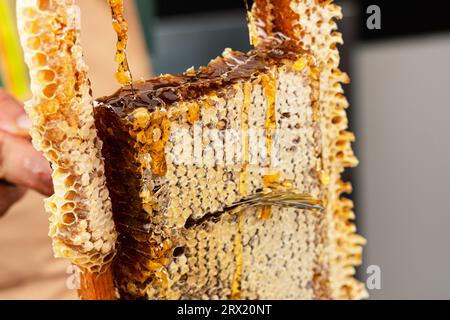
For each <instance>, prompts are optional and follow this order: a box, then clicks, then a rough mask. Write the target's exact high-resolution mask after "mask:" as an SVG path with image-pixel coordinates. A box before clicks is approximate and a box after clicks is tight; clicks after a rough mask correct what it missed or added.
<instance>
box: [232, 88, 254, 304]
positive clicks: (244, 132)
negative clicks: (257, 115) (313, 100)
mask: <svg viewBox="0 0 450 320" xmlns="http://www.w3.org/2000/svg"><path fill="white" fill-rule="evenodd" d="M243 91H244V101H243V104H242V108H241V139H242V165H241V170H240V173H239V195H240V196H241V197H245V196H246V195H247V178H248V172H247V170H248V163H249V136H248V129H249V119H248V114H249V108H250V103H251V94H252V83H251V82H245V83H244V88H243ZM244 214H245V210H243V211H242V212H240V213H239V214H238V216H237V228H236V234H235V239H234V257H235V264H236V266H235V270H234V274H233V280H232V285H231V299H233V300H238V299H240V297H241V294H240V293H241V287H242V285H241V283H242V272H243V254H244V253H243V251H244V248H243V244H242V233H243V228H244V217H243V215H244Z"/></svg>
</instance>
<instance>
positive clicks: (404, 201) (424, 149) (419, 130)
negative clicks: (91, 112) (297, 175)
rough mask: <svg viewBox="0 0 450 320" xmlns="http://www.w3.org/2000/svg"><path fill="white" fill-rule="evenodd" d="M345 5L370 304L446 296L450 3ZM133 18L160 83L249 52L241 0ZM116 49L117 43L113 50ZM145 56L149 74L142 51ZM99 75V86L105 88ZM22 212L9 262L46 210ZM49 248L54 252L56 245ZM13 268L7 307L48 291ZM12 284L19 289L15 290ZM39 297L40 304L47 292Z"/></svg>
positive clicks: (163, 7) (149, 2) (136, 60)
mask: <svg viewBox="0 0 450 320" xmlns="http://www.w3.org/2000/svg"><path fill="white" fill-rule="evenodd" d="M0 1H8V0H0ZM86 1H87V0H80V1H79V2H80V3H81V4H83V2H86ZM128 1H129V2H131V0H128ZM89 2H91V0H89ZM92 2H95V1H92ZM336 2H337V3H338V4H340V5H342V6H343V11H344V16H345V18H344V19H343V20H342V21H340V27H341V30H340V31H342V32H343V34H344V40H345V45H344V46H341V48H340V50H341V54H342V69H343V70H344V71H346V72H348V73H349V74H350V76H351V78H352V84H351V85H349V86H346V92H347V96H348V98H349V100H350V103H351V108H350V110H349V117H350V126H351V130H353V131H355V132H356V136H357V142H356V143H355V145H354V147H355V151H356V154H357V156H358V158H359V159H360V165H359V167H358V168H357V169H353V170H350V171H349V172H348V173H346V177H347V179H349V180H351V181H352V182H353V185H354V193H353V195H352V197H353V199H354V201H355V207H356V213H357V217H358V218H357V219H358V221H357V223H358V228H359V232H360V233H361V234H362V235H363V236H365V237H366V238H367V240H368V244H367V246H366V247H365V250H364V265H363V266H361V267H360V268H359V274H358V277H359V278H360V280H362V281H366V279H367V277H368V276H369V275H368V274H367V272H366V270H367V268H368V266H371V265H376V266H379V267H380V269H381V289H379V290H370V291H369V293H370V295H371V298H372V299H449V298H450V145H449V140H450V126H449V125H448V119H449V118H450V19H449V18H448V14H447V12H446V11H445V9H444V8H442V7H440V6H439V5H442V3H443V2H442V1H439V2H438V1H427V2H426V3H425V2H424V1H403V2H400V1H375V0H374V1H359V0H354V1H352V0H342V1H336ZM400 3H402V5H400ZM438 4H439V5H438ZM370 5H378V6H379V7H380V9H381V29H378V30H370V29H369V28H368V27H367V25H366V22H367V19H368V18H369V16H370V14H369V13H367V8H368V7H369V6H370ZM82 9H83V8H82ZM133 10H134V13H135V15H136V16H137V17H139V20H137V19H134V21H135V22H136V25H135V26H133V25H132V26H131V29H132V32H133V30H134V32H135V33H136V34H137V36H139V37H141V38H143V39H145V42H143V43H144V44H143V46H145V48H142V47H139V46H138V45H136V44H133V43H132V42H130V46H134V47H133V49H131V50H130V51H131V52H130V62H131V64H132V69H133V70H135V71H136V70H138V71H136V72H137V73H138V74H140V75H141V76H142V77H147V76H148V74H149V73H150V71H151V70H152V72H153V73H154V74H160V73H179V72H183V71H184V70H185V69H187V68H189V67H190V66H195V67H198V66H201V65H204V64H206V63H208V61H209V60H210V59H211V58H213V57H215V56H217V55H219V54H220V53H221V52H222V51H223V49H224V48H225V47H231V48H233V49H236V50H243V51H246V50H248V49H249V48H250V46H249V40H248V29H247V25H246V16H245V7H244V2H243V0H227V1H209V2H207V3H205V2H203V1H185V0H170V1H168V0H136V1H135V6H134V9H133ZM82 12H83V15H84V16H83V20H84V21H85V20H89V16H88V15H89V14H88V13H85V12H84V11H82ZM98 12H99V11H98ZM105 19H106V20H105V21H107V19H108V18H107V17H106V16H105ZM93 20H95V23H96V24H94V25H91V26H90V28H89V29H87V30H88V31H86V30H85V31H84V32H90V33H91V34H92V33H93V32H94V31H93V29H92V28H97V27H98V26H99V25H100V22H99V21H101V19H100V18H99V17H98V16H96V17H95V18H93ZM1 21H2V20H0V27H1V28H3V25H2V22H1ZM139 21H140V23H139ZM83 23H89V22H83ZM90 23H91V24H92V23H93V22H90ZM102 25H103V23H102ZM140 27H142V29H141V30H142V32H141V31H138V29H139V28H140ZM133 28H135V29H133ZM94 30H97V31H96V32H100V31H98V29H94ZM111 37H113V35H111ZM86 38H87V37H86ZM83 40H84V38H83ZM95 41H97V42H98V41H101V39H99V37H96V38H95V40H94V42H95ZM113 41H114V39H113V38H111V39H108V46H111V45H113V43H114V42H113ZM145 49H147V50H148V52H149V53H150V57H151V67H150V64H149V63H148V62H149V59H147V57H146V56H145V54H142V52H143V51H145ZM108 50H109V49H108ZM108 50H101V54H100V55H99V51H98V43H97V51H94V50H93V51H92V53H89V52H88V59H91V61H96V62H95V63H89V61H88V64H89V65H91V66H95V65H100V64H101V63H102V61H99V59H100V60H107V61H110V60H108V59H105V53H106V52H112V51H108ZM0 52H1V51H0ZM139 52H141V53H139ZM0 54H1V53H0ZM96 57H97V58H96ZM95 59H97V60H95ZM111 60H112V59H111ZM110 63H111V66H110V67H109V68H110V70H112V71H113V69H114V67H113V62H110ZM94 68H95V67H94ZM94 71H95V70H94ZM112 71H111V72H112ZM93 73H94V74H96V72H93ZM99 73H100V72H97V74H99ZM101 75H103V76H104V74H101ZM101 75H94V77H99V79H100V77H101ZM4 82H5V81H4ZM99 82H101V81H96V80H95V79H94V81H93V83H94V84H96V83H99ZM102 85H103V86H102ZM111 86H112V87H111ZM113 88H114V85H109V86H106V85H105V83H104V82H103V83H102V84H101V85H98V87H97V88H94V89H95V90H94V92H95V93H97V95H103V94H107V93H111V92H112V90H113ZM33 197H34V198H38V197H37V196H36V195H34V196H33ZM27 206H28V207H27ZM27 208H28V209H27ZM14 210H15V211H17V215H16V216H14V217H12V216H13V215H12V214H11V215H9V216H7V217H6V218H5V219H4V220H1V221H0V256H1V257H2V259H8V261H10V260H11V259H12V260H14V259H16V260H17V259H19V260H20V255H21V254H18V253H17V250H13V251H14V252H13V251H12V250H11V246H13V245H14V244H12V243H11V241H13V240H12V239H13V238H14V237H9V236H8V237H6V236H5V234H6V233H5V232H6V231H5V232H3V235H2V230H6V228H7V227H6V226H5V225H7V223H8V220H7V219H10V220H14V219H20V218H16V217H17V216H19V215H20V214H22V215H24V214H23V213H22V212H23V211H27V210H32V211H36V210H38V211H39V210H40V209H35V207H33V208H30V205H29V202H28V203H27V202H26V201H25V202H24V201H22V203H19V204H18V205H17V206H16V208H15V209H14ZM24 217H25V215H24ZM33 219H34V218H33ZM41 220H42V221H44V220H45V219H41V218H40V220H39V223H40V224H42V225H43V227H44V226H45V224H46V220H45V221H44V222H42V221H41ZM20 221H21V222H20V223H21V225H20V228H24V230H27V228H29V229H30V230H32V229H33V226H32V225H31V222H29V221H30V219H26V220H20ZM9 223H13V222H9ZM27 223H29V224H30V225H28V227H27V225H26V224H27ZM24 224H25V227H24ZM21 230H22V229H21ZM8 241H9V242H8ZM15 241H17V240H15ZM22 241H27V240H22ZM29 241H32V240H29ZM42 241H43V242H45V246H48V247H49V246H50V244H49V242H48V240H47V239H46V240H42ZM14 243H16V242H14ZM47 249H48V248H47V247H45V248H44V249H42V255H47V253H44V251H45V250H47ZM48 250H49V249H48ZM5 252H8V254H5ZM22 255H23V254H22ZM49 259H51V257H50V258H49ZM4 261H6V260H3V261H1V260H0V298H17V297H19V298H27V297H30V294H31V292H35V291H33V290H39V288H41V287H40V286H42V282H39V281H37V280H36V277H39V275H40V273H38V275H37V276H36V273H32V274H34V275H35V277H34V278H33V277H31V276H30V274H28V273H27V272H25V273H24V275H25V276H26V277H28V278H26V277H25V279H28V281H32V282H33V281H34V284H33V285H32V287H29V284H26V283H27V282H26V280H24V278H20V275H18V274H17V272H16V271H17V270H16V269H15V268H13V267H12V266H14V264H13V263H12V264H11V263H9V264H7V263H6V265H7V266H9V267H8V268H9V269H7V268H4V267H3V265H4V264H5V262H4ZM38 261H40V260H39V259H38ZM31 263H33V262H31ZM60 263H61V264H62V263H63V262H60ZM52 268H53V267H51V268H50V269H51V270H50V271H48V275H49V276H48V277H50V279H52V275H54V278H55V281H54V286H55V290H54V291H53V292H52V293H51V295H49V297H51V298H60V297H62V296H64V295H63V294H62V293H61V292H62V291H61V290H62V289H61V288H60V284H61V283H62V282H61V281H62V280H61V279H64V277H62V278H61V277H58V276H57V274H58V273H57V272H59V271H56V270H60V269H61V268H62V267H61V266H59V267H54V268H53V269H52ZM11 275H13V276H14V279H18V280H17V281H16V282H14V281H13V282H11ZM14 285H16V286H19V287H20V286H25V287H27V286H28V287H27V288H28V295H27V296H24V295H25V293H24V292H25V291H23V290H22V291H20V290H19V291H17V290H16V291H14ZM11 288H13V290H11ZM8 290H9V291H8ZM58 290H59V291H58ZM2 292H3V293H2ZM31 297H39V291H37V293H34V295H33V294H31ZM64 297H66V298H67V297H68V296H64Z"/></svg>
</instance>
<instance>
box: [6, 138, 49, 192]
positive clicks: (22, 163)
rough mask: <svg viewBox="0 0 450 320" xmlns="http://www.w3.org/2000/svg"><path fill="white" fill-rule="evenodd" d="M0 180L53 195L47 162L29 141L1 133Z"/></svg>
mask: <svg viewBox="0 0 450 320" xmlns="http://www.w3.org/2000/svg"><path fill="white" fill-rule="evenodd" d="M0 178H2V179H5V180H7V181H9V182H11V183H14V184H17V185H19V186H23V187H26V188H31V189H34V190H36V191H38V192H40V193H42V194H44V195H51V194H52V193H53V184H52V179H51V168H50V165H49V163H48V161H47V160H46V159H45V158H44V157H43V156H42V154H41V153H40V152H38V151H36V150H35V149H34V148H33V146H32V145H31V143H30V142H29V141H27V140H25V139H22V138H19V137H16V136H13V135H10V134H7V133H4V132H1V131H0Z"/></svg>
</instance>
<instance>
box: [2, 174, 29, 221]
mask: <svg viewBox="0 0 450 320" xmlns="http://www.w3.org/2000/svg"><path fill="white" fill-rule="evenodd" d="M25 193H26V189H25V188H23V187H17V186H14V185H7V184H4V183H2V182H0V218H1V217H2V216H3V215H4V214H5V213H6V212H7V211H8V210H9V208H10V207H11V206H12V205H13V204H14V203H16V202H17V201H18V200H19V199H20V198H22V196H23V195H24V194H25Z"/></svg>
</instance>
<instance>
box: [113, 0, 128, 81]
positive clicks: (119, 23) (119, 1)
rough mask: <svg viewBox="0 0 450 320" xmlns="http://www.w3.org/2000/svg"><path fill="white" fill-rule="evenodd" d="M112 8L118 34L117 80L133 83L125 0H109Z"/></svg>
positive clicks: (114, 25)
mask: <svg viewBox="0 0 450 320" xmlns="http://www.w3.org/2000/svg"><path fill="white" fill-rule="evenodd" d="M108 4H109V6H110V8H111V15H112V25H113V28H114V31H115V32H116V34H117V44H116V62H117V63H118V64H119V66H118V69H117V72H116V75H115V77H116V80H117V82H119V83H120V84H122V85H125V84H130V85H131V84H132V82H133V77H132V75H131V71H130V67H129V65H128V59H127V53H126V49H127V41H128V24H127V22H126V20H125V18H124V16H123V13H124V5H123V0H108Z"/></svg>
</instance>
